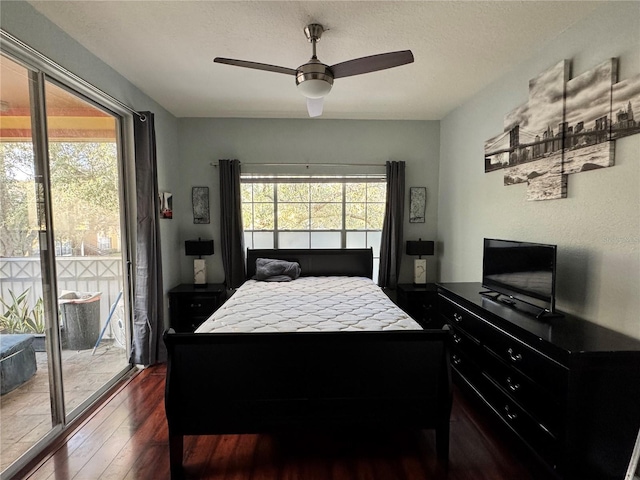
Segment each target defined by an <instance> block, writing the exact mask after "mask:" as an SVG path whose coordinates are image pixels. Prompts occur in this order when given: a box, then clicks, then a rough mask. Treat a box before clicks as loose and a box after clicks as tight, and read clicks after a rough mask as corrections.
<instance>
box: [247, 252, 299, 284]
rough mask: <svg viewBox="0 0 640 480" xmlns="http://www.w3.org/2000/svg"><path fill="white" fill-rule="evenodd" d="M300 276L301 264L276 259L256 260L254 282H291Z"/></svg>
mask: <svg viewBox="0 0 640 480" xmlns="http://www.w3.org/2000/svg"><path fill="white" fill-rule="evenodd" d="M299 276H300V264H299V263H298V262H288V261H286V260H278V259H274V258H258V259H256V274H255V275H254V276H253V279H254V280H262V281H265V282H290V281H291V280H295V279H296V278H298V277H299Z"/></svg>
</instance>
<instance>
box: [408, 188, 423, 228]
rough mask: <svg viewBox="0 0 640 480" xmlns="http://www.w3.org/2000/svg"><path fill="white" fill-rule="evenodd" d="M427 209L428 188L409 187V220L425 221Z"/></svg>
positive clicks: (414, 221) (411, 221)
mask: <svg viewBox="0 0 640 480" xmlns="http://www.w3.org/2000/svg"><path fill="white" fill-rule="evenodd" d="M426 209H427V188H426V187H411V188H410V189H409V222H410V223H424V216H425V211H426Z"/></svg>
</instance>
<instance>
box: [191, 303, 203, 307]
mask: <svg viewBox="0 0 640 480" xmlns="http://www.w3.org/2000/svg"><path fill="white" fill-rule="evenodd" d="M201 306H202V304H201V303H192V304H191V308H200V307H201Z"/></svg>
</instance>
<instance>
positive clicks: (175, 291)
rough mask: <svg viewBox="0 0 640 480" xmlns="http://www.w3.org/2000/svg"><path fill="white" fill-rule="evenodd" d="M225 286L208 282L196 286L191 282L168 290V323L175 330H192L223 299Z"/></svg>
mask: <svg viewBox="0 0 640 480" xmlns="http://www.w3.org/2000/svg"><path fill="white" fill-rule="evenodd" d="M225 299H226V288H225V286H224V285H222V284H218V283H208V284H207V285H206V286H205V287H200V286H198V287H196V286H194V285H193V284H191V283H185V284H182V285H178V286H177V287H174V288H172V289H171V290H169V325H170V327H171V328H173V329H174V330H175V331H176V332H193V331H194V330H195V329H196V328H198V327H199V326H200V324H201V323H202V322H204V321H205V320H206V319H207V318H209V317H210V316H211V314H212V313H213V312H215V311H216V310H217V309H218V308H219V307H220V306H221V305H222V304H223V303H224V301H225Z"/></svg>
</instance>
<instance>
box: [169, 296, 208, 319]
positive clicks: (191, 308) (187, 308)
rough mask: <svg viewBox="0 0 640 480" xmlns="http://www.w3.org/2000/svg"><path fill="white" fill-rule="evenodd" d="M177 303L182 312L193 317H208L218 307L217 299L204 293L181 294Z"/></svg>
mask: <svg viewBox="0 0 640 480" xmlns="http://www.w3.org/2000/svg"><path fill="white" fill-rule="evenodd" d="M177 303H178V305H179V308H180V310H181V312H182V313H183V314H186V315H189V316H194V317H208V316H209V315H211V314H212V313H213V312H215V311H216V309H217V308H218V299H217V298H215V297H211V296H206V295H190V296H183V297H182V298H178V299H177ZM205 319H206V318H205Z"/></svg>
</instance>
